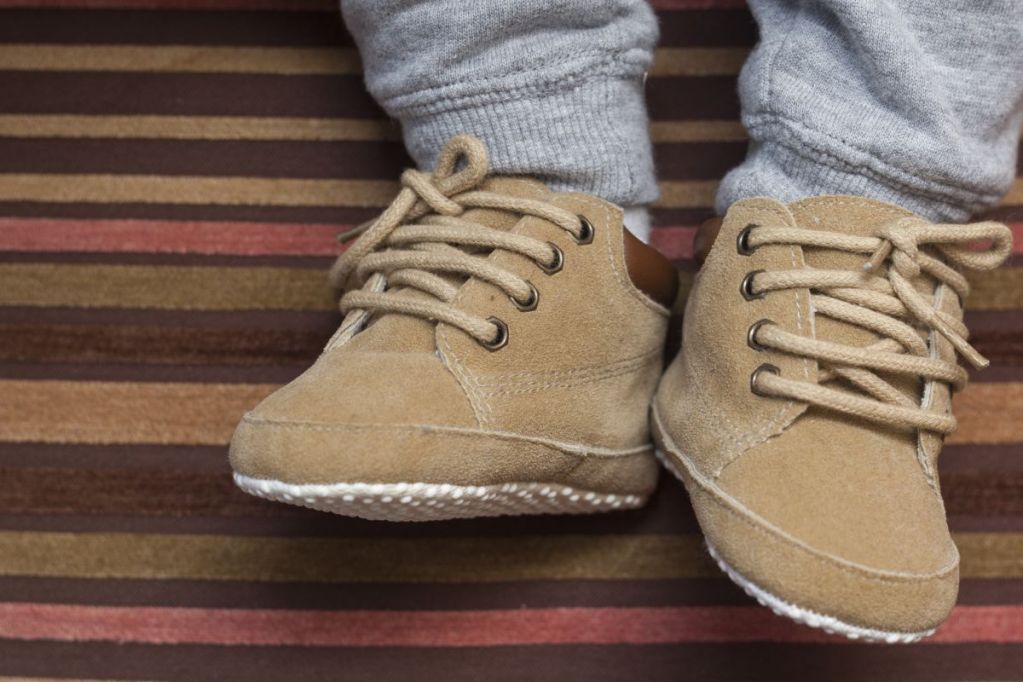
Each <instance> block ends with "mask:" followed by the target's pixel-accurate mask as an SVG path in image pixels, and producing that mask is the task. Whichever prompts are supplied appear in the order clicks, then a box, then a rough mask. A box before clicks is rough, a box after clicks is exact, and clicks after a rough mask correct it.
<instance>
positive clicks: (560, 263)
mask: <svg viewBox="0 0 1023 682" xmlns="http://www.w3.org/2000/svg"><path fill="white" fill-rule="evenodd" d="M547 244H548V245H550V247H551V249H553V250H554V260H552V261H551V262H550V263H540V262H537V265H538V266H539V267H540V269H541V270H543V271H544V272H546V273H547V274H548V275H553V274H554V273H556V272H561V268H563V267H565V252H564V251H562V250H561V248H560V247H559V246H558V245H557V244H555V243H554V242H547Z"/></svg>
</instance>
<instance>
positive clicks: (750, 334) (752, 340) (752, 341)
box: [746, 318, 774, 351]
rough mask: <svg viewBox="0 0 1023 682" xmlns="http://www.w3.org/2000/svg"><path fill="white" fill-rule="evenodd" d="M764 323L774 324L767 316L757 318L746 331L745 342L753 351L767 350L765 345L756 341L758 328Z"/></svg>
mask: <svg viewBox="0 0 1023 682" xmlns="http://www.w3.org/2000/svg"><path fill="white" fill-rule="evenodd" d="M765 324H774V320H768V319H767V318H764V319H763V320H757V321H756V322H754V323H753V324H751V325H750V327H749V331H747V332H746V344H747V345H748V346H749V347H750V348H752V349H753V350H755V351H764V350H767V346H764V345H762V344H760V343H758V342H757V332H759V331H760V328H761V327H763V326H764V325H765Z"/></svg>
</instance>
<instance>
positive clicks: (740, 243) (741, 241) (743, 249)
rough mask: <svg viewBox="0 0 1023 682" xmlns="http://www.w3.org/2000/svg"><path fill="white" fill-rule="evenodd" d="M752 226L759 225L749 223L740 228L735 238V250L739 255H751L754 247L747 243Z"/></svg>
mask: <svg viewBox="0 0 1023 682" xmlns="http://www.w3.org/2000/svg"><path fill="white" fill-rule="evenodd" d="M754 227H760V226H759V225H757V224H755V223H750V224H749V225H747V226H746V227H744V228H742V230H741V231H740V232H739V235H738V236H737V237H736V238H735V250H736V251H737V252H738V253H739V255H740V256H752V255H753V252H754V251H756V249H755V248H753V247H751V246H750V245H749V233H750V232H752V231H753V228H754Z"/></svg>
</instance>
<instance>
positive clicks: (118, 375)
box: [0, 355, 315, 385]
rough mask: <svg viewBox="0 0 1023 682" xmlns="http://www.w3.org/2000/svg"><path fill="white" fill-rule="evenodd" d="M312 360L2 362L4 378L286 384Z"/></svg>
mask: <svg viewBox="0 0 1023 682" xmlns="http://www.w3.org/2000/svg"><path fill="white" fill-rule="evenodd" d="M313 357H314V358H315V355H314V356H313ZM309 364H310V362H301V363H299V364H294V365H279V364H273V365H269V366H257V367H230V366H223V365H221V366H217V365H206V364H198V365H185V366H166V365H151V364H135V365H129V364H118V365H114V364H92V363H89V364H82V363H67V362H63V361H60V362H55V363H51V364H31V363H24V362H18V363H2V362H0V378H2V379H38V380H47V379H70V380H73V381H132V382H159V383H164V382H179V381H183V382H189V383H217V384H262V383H273V384H281V385H283V384H286V383H288V382H289V381H291V380H292V379H294V378H295V377H297V376H298V375H299V374H301V373H302V371H303V370H305V369H306V367H308V366H309Z"/></svg>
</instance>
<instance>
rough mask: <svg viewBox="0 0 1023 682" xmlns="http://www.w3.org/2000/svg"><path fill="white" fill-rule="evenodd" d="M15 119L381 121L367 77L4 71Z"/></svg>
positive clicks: (3, 88)
mask: <svg viewBox="0 0 1023 682" xmlns="http://www.w3.org/2000/svg"><path fill="white" fill-rule="evenodd" d="M0 92H8V93H12V92H16V93H18V95H17V97H7V98H5V99H4V102H3V104H2V105H0V109H2V111H3V112H4V113H11V114H44V113H60V114H163V115H175V114H180V115H198V116H238V115H240V116H312V117H328V116H342V117H351V118H380V117H382V116H383V114H382V113H381V111H380V109H379V108H378V107H377V105H376V104H375V103H374V102H373V100H372V98H371V97H370V96H369V94H367V93H366V90H365V88H364V87H363V85H362V77H361V76H277V75H267V74H244V75H243V74H189V73H162V74H158V75H156V74H152V73H137V72H96V71H87V72H68V71H50V72H46V73H45V74H43V73H36V72H24V71H0Z"/></svg>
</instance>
